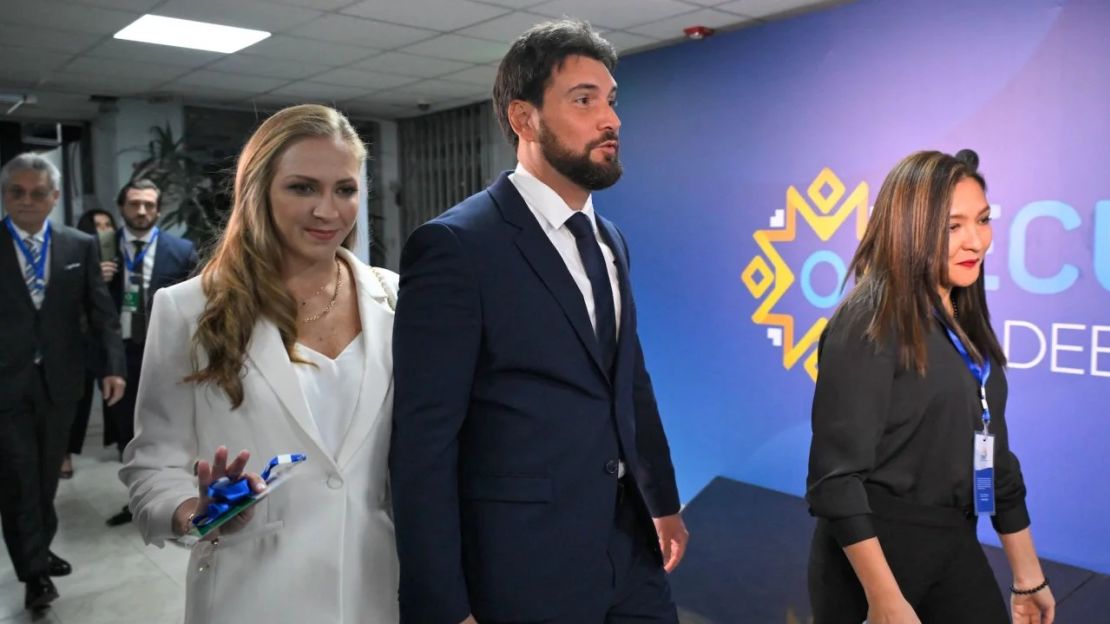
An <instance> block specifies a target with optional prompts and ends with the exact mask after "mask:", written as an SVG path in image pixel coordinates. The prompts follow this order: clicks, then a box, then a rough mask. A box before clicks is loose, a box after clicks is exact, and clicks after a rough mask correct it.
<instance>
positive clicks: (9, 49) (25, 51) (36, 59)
mask: <svg viewBox="0 0 1110 624" xmlns="http://www.w3.org/2000/svg"><path fill="white" fill-rule="evenodd" d="M71 58H72V56H71V55H69V54H64V53H62V52H50V51H47V50H35V49H32V48H17V47H14V46H0V59H4V67H5V68H11V69H19V70H22V71H28V72H32V71H33V72H48V71H52V70H55V69H59V68H61V67H62V66H63V65H65V64H66V63H67V62H69V60H70V59H71Z"/></svg>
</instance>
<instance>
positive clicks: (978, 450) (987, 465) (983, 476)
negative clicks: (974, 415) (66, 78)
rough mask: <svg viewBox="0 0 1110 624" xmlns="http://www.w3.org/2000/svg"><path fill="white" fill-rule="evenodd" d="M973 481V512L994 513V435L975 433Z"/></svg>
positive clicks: (979, 513)
mask: <svg viewBox="0 0 1110 624" xmlns="http://www.w3.org/2000/svg"><path fill="white" fill-rule="evenodd" d="M972 467H973V469H974V470H973V471H972V478H973V479H974V482H975V514H976V515H979V516H984V515H989V516H993V515H994V435H992V434H988V433H981V432H976V433H975V457H974V459H973V460H972Z"/></svg>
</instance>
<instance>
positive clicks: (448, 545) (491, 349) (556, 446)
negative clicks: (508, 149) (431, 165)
mask: <svg viewBox="0 0 1110 624" xmlns="http://www.w3.org/2000/svg"><path fill="white" fill-rule="evenodd" d="M598 225H599V228H600V231H601V234H602V236H603V237H604V239H605V241H606V243H607V244H608V245H609V246H610V247H611V248H612V250H613V252H614V254H615V256H616V263H617V266H618V269H619V276H620V291H621V319H620V332H619V342H618V351H617V356H616V362H615V365H614V370H613V372H612V374H611V375H610V374H609V373H608V372H607V371H605V370H604V369H603V367H602V365H601V359H600V355H599V349H598V345H597V339H596V338H595V336H594V331H593V327H592V325H591V323H590V319H589V316H588V313H587V311H586V305H585V302H584V301H583V298H582V294H581V292H580V291H579V290H578V287H577V286H576V285H575V283H574V281H573V279H572V277H571V275H570V272H569V271H568V270H567V268H566V265H565V264H564V262H563V260H562V258H561V257H560V256H559V253H558V251H556V249H555V247H554V246H553V245H552V244H551V241H550V240H549V239H548V238H547V235H546V234H544V232H543V230H542V229H541V227H540V225H539V223H538V222H537V221H536V219H535V217H534V216H533V214H532V213H531V211H530V210H529V209H528V206H527V205H526V204H525V202H524V200H523V198H522V197H521V196H520V194H519V193H518V192H517V190H516V187H515V186H513V184H512V182H510V181H509V179H508V175H507V174H502V176H501V177H500V178H499V179H498V180H497V181H496V182H495V183H494V184H493V185H492V186H491V187H490V188H488V189H486V190H485V191H483V192H481V193H478V194H477V195H474V196H473V197H470V198H469V199H467V200H465V201H464V202H462V203H461V204H459V205H458V206H456V207H455V208H452V209H451V210H449V211H448V212H446V213H444V214H443V215H442V216H440V217H438V218H436V219H434V220H432V221H430V222H428V223H426V224H424V225H423V226H421V227H420V228H418V229H417V230H416V231H415V232H414V233H413V234H412V236H411V237H410V238H409V240H408V242H407V243H406V245H405V249H404V252H403V254H402V259H401V288H400V298H399V301H398V304H397V316H396V321H395V325H394V339H393V354H394V383H395V390H394V392H395V396H394V414H393V420H394V422H393V439H392V446H391V452H390V475H391V481H392V495H393V508H394V517H395V522H396V531H397V550H398V555H399V557H400V563H401V580H400V602H401V619H402V621H403V622H406V623H421V624H423V623H428V624H456V623H457V622H460V621H462V620H463V619H464V618H465V617H466V616H467V614H470V613H473V614H474V615H475V617H477V619H478V621H479V622H481V621H482V619H483V618H488V619H492V620H498V621H522V620H525V621H533V620H541V619H546V618H549V617H552V616H555V615H557V614H558V613H559V612H560V610H561V609H562V608H565V607H569V606H573V605H575V604H579V603H581V602H582V601H583V597H584V596H586V595H589V594H590V593H591V592H596V591H598V590H599V589H600V588H602V587H605V586H607V584H608V583H611V569H610V566H609V562H608V559H607V547H608V545H609V539H610V535H611V533H612V531H613V523H614V511H615V501H616V494H617V474H616V473H617V461H618V460H619V459H623V460H624V462H625V463H626V466H627V469H628V471H629V476H630V477H631V478H632V479H633V480H634V482H635V485H636V486H637V487H636V488H635V489H636V490H638V492H639V494H640V496H636V497H635V499H636V501H637V504H639V505H640V506H641V509H643V507H645V506H646V509H643V513H642V514H641V515H642V522H643V523H644V524H645V526H646V527H651V522H650V519H649V517H648V515H649V513H650V515H651V516H654V517H661V516H666V515H671V514H674V513H677V512H678V510H679V499H678V491H677V488H676V486H675V481H674V469H673V467H672V465H671V459H670V450H669V448H668V446H667V439H666V436H665V435H664V433H663V427H662V424H661V422H660V419H659V412H658V409H657V408H656V403H655V396H654V392H653V390H652V387H651V380H650V378H649V377H648V374H647V371H646V370H645V368H644V358H643V352H642V350H641V348H640V341H639V338H638V336H637V334H636V307H635V304H634V302H633V299H632V293H631V287H630V285H629V280H628V250H627V247H626V245H625V242H624V239H623V238H622V237H621V234H620V232H619V231H618V230H617V228H616V227H614V226H613V224H612V223H610V222H608V221H606V220H605V219H602V218H601V217H598ZM652 534H653V533H652ZM656 548H657V547H656ZM656 556H658V553H656Z"/></svg>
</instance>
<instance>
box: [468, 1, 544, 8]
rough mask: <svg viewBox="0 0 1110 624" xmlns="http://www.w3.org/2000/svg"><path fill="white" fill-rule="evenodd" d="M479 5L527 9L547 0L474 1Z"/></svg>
mask: <svg viewBox="0 0 1110 624" xmlns="http://www.w3.org/2000/svg"><path fill="white" fill-rule="evenodd" d="M474 1H475V2H478V3H480V4H489V5H493V6H503V7H507V8H510V9H518V10H519V9H527V8H528V7H534V6H536V5H537V4H543V3H544V2H547V1H548V0H474Z"/></svg>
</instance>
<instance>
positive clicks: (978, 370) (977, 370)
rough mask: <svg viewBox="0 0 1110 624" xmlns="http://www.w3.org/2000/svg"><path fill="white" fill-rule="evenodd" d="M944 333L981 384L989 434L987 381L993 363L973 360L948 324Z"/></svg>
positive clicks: (985, 360)
mask: <svg viewBox="0 0 1110 624" xmlns="http://www.w3.org/2000/svg"><path fill="white" fill-rule="evenodd" d="M942 324H943V323H942ZM944 331H946V332H948V339H949V340H951V341H952V344H953V345H954V346H955V347H956V351H957V352H959V354H960V357H962V358H963V359H964V364H967V369H968V370H970V371H971V374H972V375H973V376H974V377H975V381H977V382H979V401H980V402H981V403H982V404H983V433H987V428H988V427H989V426H990V424H991V412H990V408H989V407H987V379H989V378H990V376H991V361H990V359H989V358H984V359H983V365H982V366H980V365H979V364H978V363H976V362H975V360H973V359H971V355H970V354H969V353H968V352H967V349H966V348H964V345H963V343H962V342H960V337H959V336H957V335H956V332H954V331H952V329H951V328H950V327H948V325H946V324H945V325H944Z"/></svg>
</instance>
